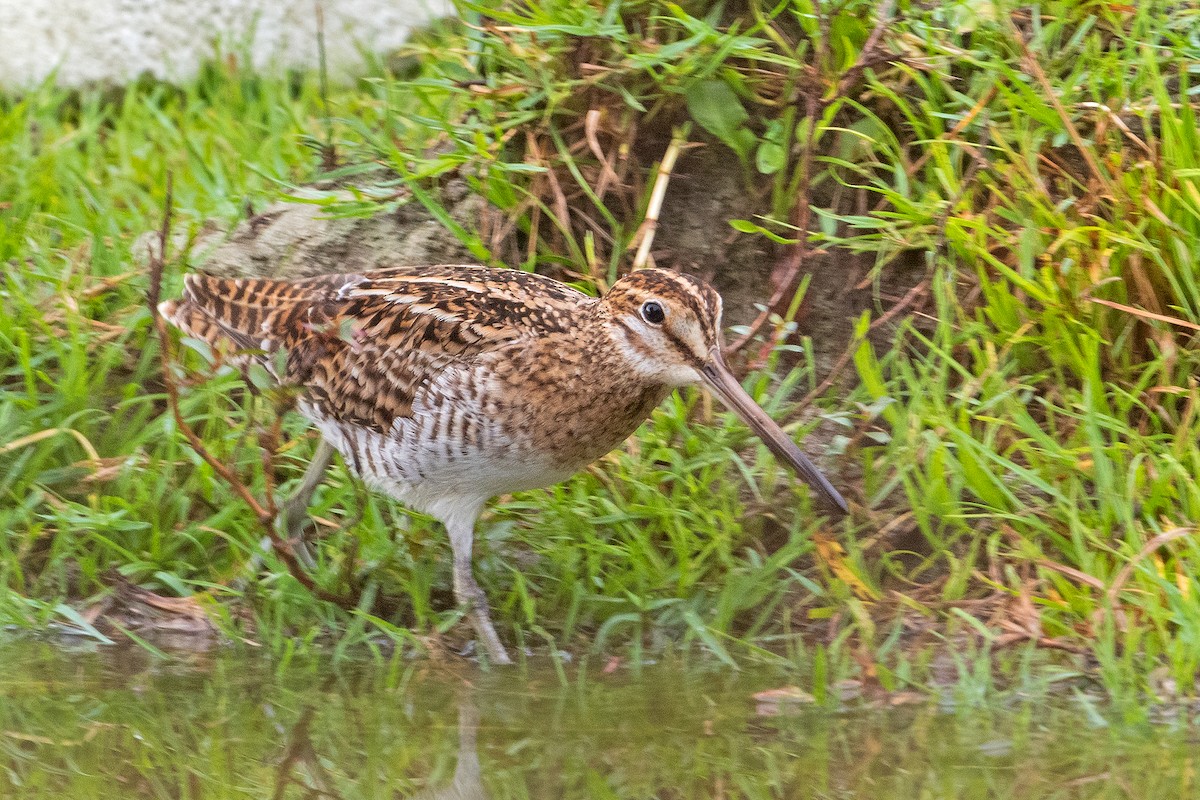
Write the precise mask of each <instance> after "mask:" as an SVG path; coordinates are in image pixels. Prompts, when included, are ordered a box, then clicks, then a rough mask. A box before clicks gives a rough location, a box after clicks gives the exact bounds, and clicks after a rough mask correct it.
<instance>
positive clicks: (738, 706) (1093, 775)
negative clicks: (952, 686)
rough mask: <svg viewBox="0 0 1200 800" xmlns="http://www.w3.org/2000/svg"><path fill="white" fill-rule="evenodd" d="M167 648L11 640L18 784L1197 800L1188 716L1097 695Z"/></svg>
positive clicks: (8, 730)
mask: <svg viewBox="0 0 1200 800" xmlns="http://www.w3.org/2000/svg"><path fill="white" fill-rule="evenodd" d="M189 659H190V660H178V659H176V660H169V661H164V660H162V659H156V658H151V657H148V656H146V655H145V654H141V653H138V651H119V650H117V649H114V648H104V649H102V650H100V651H98V652H96V653H65V652H64V651H63V650H61V649H56V648H49V647H41V646H33V645H30V644H28V643H23V644H19V645H8V646H0V664H2V665H3V668H2V669H0V797H5V798H7V797H19V798H47V799H49V798H54V799H55V800H61V799H62V798H70V799H71V800H74V799H75V798H103V800H117V799H118V798H119V799H120V800H124V798H136V799H138V800H140V798H181V800H182V799H184V798H186V799H188V800H191V799H193V798H217V800H224V799H225V798H279V799H280V800H282V799H283V798H328V799H329V800H358V798H414V797H419V798H456V799H460V798H472V799H473V800H482V799H483V798H487V800H508V799H509V798H554V799H555V800H559V799H560V798H609V799H611V798H620V799H621V800H624V799H625V798H635V799H637V798H662V799H663V800H668V799H672V800H673V799H674V798H701V799H703V800H717V799H718V798H721V799H722V800H724V799H725V798H749V800H761V799H763V798H813V799H814V800H816V799H817V798H872V799H874V798H885V799H886V798H947V800H948V799H949V798H977V797H978V798H1012V800H1017V799H1018V798H1020V800H1027V799H1028V798H1064V800H1065V799H1070V800H1074V799H1075V798H1079V800H1082V799H1083V798H1089V799H1091V798H1125V797H1138V798H1151V800H1154V799H1155V798H1177V797H1192V796H1197V795H1198V794H1200V787H1198V786H1197V785H1196V778H1195V777H1194V775H1195V771H1196V763H1195V753H1196V752H1197V747H1196V745H1197V741H1196V739H1195V732H1194V729H1193V728H1192V727H1191V726H1190V725H1188V724H1185V723H1180V724H1178V725H1176V726H1174V727H1168V726H1162V725H1158V726H1152V725H1149V724H1143V723H1138V724H1115V723H1113V724H1110V725H1108V726H1104V725H1101V724H1099V723H1100V721H1101V720H1100V719H1099V718H1097V717H1096V716H1095V715H1092V716H1088V715H1086V714H1084V713H1083V712H1082V711H1081V710H1080V709H1079V706H1078V705H1069V704H1062V705H1060V706H1055V705H1048V704H1045V703H1027V704H1018V705H1015V706H1011V707H1007V708H1000V709H991V710H976V711H962V710H958V711H948V710H947V708H946V707H940V708H939V707H937V706H933V705H929V704H925V705H920V706H914V707H905V708H900V709H889V710H886V711H882V710H871V709H866V708H862V707H854V706H851V707H849V708H844V709H842V710H839V711H836V712H835V711H831V710H828V709H819V708H815V707H813V706H811V705H807V706H799V707H796V708H795V709H794V713H788V714H783V715H779V716H761V715H759V714H757V713H756V710H755V706H756V703H755V702H754V700H753V694H754V693H755V692H757V691H759V690H761V689H765V688H769V687H771V686H778V685H779V684H780V682H781V681H782V680H783V679H784V678H785V677H786V676H781V675H779V674H772V673H767V672H763V673H753V674H746V673H740V674H731V673H730V672H728V671H726V670H723V669H722V670H710V671H707V672H705V671H697V670H683V669H673V668H669V667H658V668H654V669H650V670H648V671H647V672H646V674H645V675H644V676H642V677H641V678H635V677H633V676H629V675H624V676H622V675H608V676H605V675H589V676H580V675H571V676H570V683H569V684H568V685H565V686H564V685H560V683H559V682H558V679H557V677H556V676H555V674H554V673H553V672H552V671H546V672H541V671H537V670H533V671H530V672H526V673H520V672H516V671H506V672H503V673H499V672H497V673H492V674H481V673H479V672H477V671H475V670H472V669H469V668H463V669H461V670H458V669H445V668H440V667H436V666H435V665H431V664H429V663H421V664H417V665H403V664H400V665H391V666H379V665H373V664H365V665H361V666H360V667H358V668H356V669H340V670H338V671H337V672H336V673H333V672H330V671H329V670H328V668H327V665H323V664H321V663H304V664H299V663H291V664H289V665H287V666H286V667H282V668H278V669H277V668H275V667H273V666H272V665H270V664H268V663H267V661H266V660H265V659H263V658H261V657H253V656H250V657H247V656H238V655H232V654H229V653H226V652H217V653H205V654H197V655H194V656H191V657H189Z"/></svg>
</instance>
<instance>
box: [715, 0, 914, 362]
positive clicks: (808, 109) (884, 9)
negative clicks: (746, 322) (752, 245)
mask: <svg viewBox="0 0 1200 800" xmlns="http://www.w3.org/2000/svg"><path fill="white" fill-rule="evenodd" d="M817 5H818V6H819V4H817ZM892 8H893V0H884V3H883V4H882V5H881V6H880V7H879V10H878V17H877V19H876V21H875V27H874V28H873V29H872V30H871V33H870V35H869V36H867V40H866V42H865V43H864V44H863V48H862V50H860V51H859V53H858V58H857V59H855V62H854V64H852V65H851V66H850V68H849V69H848V70H846V71H845V72H844V73H842V76H841V78H840V79H839V80H838V82H837V83H836V84H833V86H832V87H831V89H830V90H829V91H828V92H826V94H825V95H823V96H820V97H818V96H817V94H816V93H815V92H809V93H807V94H806V95H805V98H804V102H805V109H804V118H805V123H804V124H805V127H806V129H807V130H808V138H807V139H806V140H805V142H804V150H803V152H802V153H801V154H800V180H799V182H798V184H797V188H796V207H795V209H794V210H793V214H792V226H793V228H794V229H795V230H796V243H795V244H794V245H793V246H792V249H791V251H790V252H789V253H788V255H787V258H786V260H785V261H784V263H783V264H781V265H780V266H779V267H778V268H777V269H776V270H775V276H776V277H775V280H774V284H775V288H774V291H773V292H772V294H771V298H770V300H768V301H767V304H766V306H765V307H764V308H763V310H762V311H761V312H760V313H759V315H758V316H757V317H755V319H754V321H753V322H751V323H750V326H749V327H748V328H747V329H746V332H745V333H743V334H742V335H741V336H739V337H738V338H737V339H736V340H734V342H733V343H732V344H730V345H729V348H728V352H730V353H736V352H737V351H738V350H741V349H742V348H743V347H745V346H746V344H747V343H749V342H750V341H751V340H752V339H753V338H754V337H755V336H757V335H758V333H759V331H761V330H762V328H763V326H764V325H766V323H767V320H769V319H770V318H771V315H772V314H774V313H775V310H776V309H777V308H778V306H779V304H780V303H781V302H783V299H784V297H785V296H786V295H787V293H788V292H789V291H791V290H792V289H793V287H794V286H795V284H796V278H797V276H798V275H799V274H800V270H801V269H802V268H803V266H804V262H805V257H806V256H807V255H808V254H809V253H808V229H809V225H810V224H811V222H812V206H811V204H810V203H809V197H808V196H809V192H810V190H811V188H812V187H811V184H812V164H813V156H814V151H815V149H816V140H817V120H818V119H820V117H821V114H822V113H823V112H824V111H825V109H826V108H828V107H829V106H830V105H832V104H833V103H834V101H836V100H837V99H838V98H840V97H845V96H846V95H847V94H848V93H849V92H850V91H851V90H852V89H853V88H854V87H855V86H857V85H858V82H859V81H860V80H862V76H863V74H864V73H865V72H866V70H867V69H869V68H870V67H872V66H874V65H875V64H877V63H882V62H883V61H887V60H888V58H889V57H888V56H886V54H882V53H881V42H882V41H883V35H884V33H885V32H886V31H887V28H888V25H889V24H890V23H891V19H892ZM818 24H820V25H821V28H822V32H823V33H822V36H821V41H820V42H819V43H818V44H820V45H824V46H823V47H818V49H817V55H816V63H817V67H818V69H819V68H820V66H821V62H822V60H823V59H824V57H825V56H824V55H823V54H824V53H826V52H827V49H828V48H827V45H826V39H827V38H828V36H829V35H830V33H829V27H830V25H829V21H828V17H827V15H824V14H820V13H819V14H818Z"/></svg>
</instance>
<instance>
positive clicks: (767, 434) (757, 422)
mask: <svg viewBox="0 0 1200 800" xmlns="http://www.w3.org/2000/svg"><path fill="white" fill-rule="evenodd" d="M700 374H701V375H702V376H703V377H704V382H705V384H706V385H707V386H708V388H709V389H711V390H712V391H713V393H714V394H715V395H716V396H717V397H718V398H720V400H721V402H722V403H724V404H725V405H726V406H727V407H729V408H730V409H731V410H732V411H734V412H736V413H737V415H738V416H739V417H741V418H742V420H743V421H744V422H745V423H746V424H747V425H749V426H750V428H751V430H753V431H754V432H755V433H756V434H758V437H759V438H760V439H762V440H763V443H764V444H766V446H767V447H768V448H769V449H770V451H771V452H772V453H774V454H775V457H776V458H778V459H780V460H781V461H783V462H784V463H785V464H787V465H789V466H790V467H791V468H792V469H794V470H795V471H796V474H797V475H799V476H800V477H801V478H803V479H804V482H805V483H807V484H808V485H809V486H811V487H812V488H813V490H814V491H816V493H817V494H818V495H819V499H820V500H822V501H823V503H824V504H825V505H828V506H829V507H830V508H831V509H833V510H836V511H838V512H840V513H841V514H847V513H849V508H847V506H846V501H845V500H844V499H843V498H842V496H841V495H840V494H839V493H838V490H837V489H835V488H833V484H831V483H830V482H829V480H828V479H827V478H826V477H825V476H824V475H822V474H821V471H820V470H818V469H817V468H816V466H815V465H814V464H813V463H812V462H811V461H809V460H808V457H807V456H805V455H804V453H802V452H800V448H799V447H797V446H796V443H795V442H793V441H792V440H791V439H790V438H789V437H788V435H787V434H786V433H784V432H783V430H782V429H781V428H780V427H779V426H778V425H776V424H775V420H773V419H771V418H770V417H769V416H767V412H765V411H763V410H762V409H761V408H759V407H758V404H757V403H755V402H754V399H753V398H752V397H750V395H748V394H746V390H745V389H743V388H742V385H741V384H740V383H738V381H737V378H735V377H733V373H732V372H730V371H729V367H728V366H726V365H725V359H724V357H723V356H722V355H721V351H720V348H715V347H714V348H713V349H712V351H711V352H710V353H709V357H708V363H706V364H705V365H704V366H703V367H702V368H701V370H700Z"/></svg>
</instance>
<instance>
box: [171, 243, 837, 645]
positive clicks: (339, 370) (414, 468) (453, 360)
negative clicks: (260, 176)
mask: <svg viewBox="0 0 1200 800" xmlns="http://www.w3.org/2000/svg"><path fill="white" fill-rule="evenodd" d="M162 311H163V314H164V316H166V317H167V318H168V319H170V320H171V321H172V322H173V323H174V324H175V325H177V326H178V327H180V328H181V329H183V330H184V331H186V332H187V333H188V334H190V335H191V336H194V337H197V338H200V339H203V340H205V341H208V342H210V343H212V344H214V345H221V344H224V345H225V346H226V347H227V348H230V349H232V350H235V351H238V352H239V353H240V356H239V357H241V358H257V359H259V360H260V361H261V363H263V364H264V365H266V366H267V367H268V369H271V370H276V369H278V368H279V367H280V365H282V372H283V374H280V375H276V376H275V377H276V378H277V379H278V380H280V381H281V382H283V383H286V384H291V385H295V386H298V387H300V388H301V389H302V392H301V398H300V401H299V408H300V411H301V412H302V413H303V414H304V415H305V416H307V417H308V418H309V419H311V420H312V421H313V422H314V423H315V424H316V425H317V427H318V428H319V429H320V430H321V432H322V434H323V435H324V436H325V438H326V440H327V441H328V442H329V443H330V444H331V445H332V446H333V447H334V448H336V449H337V450H338V451H339V452H341V453H342V454H343V456H344V457H345V458H346V459H347V461H348V462H349V463H351V464H352V466H353V467H354V469H355V470H356V471H357V472H358V473H359V474H361V475H362V476H363V477H364V478H365V479H366V480H367V481H368V482H369V483H370V484H372V485H373V486H375V487H376V488H379V489H381V490H383V491H385V492H387V493H389V494H391V495H392V496H394V497H396V498H398V499H400V500H401V501H403V502H406V503H408V504H409V505H411V506H413V507H415V508H417V509H419V510H421V511H424V512H426V513H429V514H432V515H433V516H435V517H437V518H439V519H441V520H442V521H443V522H444V523H445V524H446V526H447V529H448V531H449V533H450V539H451V545H452V547H453V550H454V553H455V571H454V576H455V590H456V592H457V594H458V597H459V599H460V602H464V603H465V604H467V605H469V606H470V607H471V610H472V619H473V621H474V622H475V623H476V628H477V629H478V630H479V633H480V635H481V637H482V638H483V640H484V643H485V645H486V646H487V648H488V650H489V653H490V655H491V656H492V658H493V659H495V660H500V661H506V660H507V654H506V653H505V652H504V649H503V647H502V646H501V645H500V643H499V639H498V638H497V637H496V635H495V632H494V630H493V629H492V625H491V621H490V619H489V617H488V615H487V606H486V602H485V600H484V598H483V594H482V592H481V591H480V590H479V587H478V585H477V584H476V583H475V581H474V578H473V577H472V575H471V570H470V546H471V536H472V532H473V528H474V523H475V520H476V518H477V517H478V515H479V512H480V511H481V509H482V507H483V505H484V503H485V502H486V501H487V500H488V499H489V498H491V497H493V496H495V495H498V494H506V493H509V492H513V491H518V490H522V489H531V488H536V487H540V486H546V485H549V484H552V483H556V482H558V481H561V480H563V479H565V478H566V477H568V476H569V475H571V474H572V473H574V472H576V471H577V470H579V469H580V468H582V467H583V466H585V465H587V464H588V463H590V462H591V461H594V460H595V459H597V458H599V457H600V456H602V455H604V454H605V453H607V452H609V451H610V450H612V449H613V448H614V447H616V446H617V445H619V444H620V443H621V442H622V441H623V440H624V439H625V438H626V437H628V436H629V435H630V434H631V433H632V432H633V431H634V430H635V429H636V428H637V426H638V425H639V424H641V422H642V421H643V420H644V419H645V418H646V417H647V416H648V415H649V414H650V412H651V411H652V410H653V409H654V407H655V406H656V405H658V404H659V403H660V402H661V401H662V399H663V398H664V397H665V396H666V395H667V394H668V393H669V392H670V391H671V390H672V389H674V388H676V387H678V386H683V385H687V384H692V383H701V382H702V383H705V384H706V385H708V386H709V387H710V388H711V389H713V390H714V391H715V392H716V393H717V394H718V396H719V397H721V399H722V400H723V401H725V402H726V403H727V404H729V405H730V406H731V407H732V408H734V410H736V411H738V413H739V414H741V415H742V416H743V417H744V418H745V419H746V420H747V421H748V422H749V423H750V424H751V425H752V426H753V427H754V428H755V430H756V431H757V432H758V433H759V435H760V436H762V437H763V438H764V441H765V442H766V443H767V444H768V445H769V446H770V447H771V449H772V450H773V451H774V452H775V453H776V454H777V455H779V456H780V457H781V458H783V459H784V460H785V461H787V462H788V463H789V464H791V465H792V466H793V467H795V468H796V469H797V470H798V471H799V472H800V474H801V476H802V477H804V478H805V479H806V480H807V481H809V483H811V484H812V485H813V486H814V487H815V488H816V489H817V491H818V493H819V495H820V497H821V498H822V499H823V500H824V501H825V503H826V505H828V506H830V507H832V508H834V509H836V510H840V511H844V509H845V504H844V501H842V499H841V497H840V496H839V495H838V494H837V492H836V490H834V489H833V487H832V486H830V485H829V483H828V482H827V481H826V480H825V479H824V477H823V476H821V475H820V473H819V472H817V470H816V469H815V468H814V467H813V466H812V465H811V464H810V463H808V461H807V459H805V458H804V456H803V455H802V454H800V453H799V451H798V450H797V449H796V447H795V445H794V444H793V443H792V442H791V441H790V439H787V437H786V436H785V435H784V434H783V432H782V431H780V430H779V429H778V427H777V426H775V425H774V423H773V422H771V421H770V420H769V418H767V417H766V415H765V414H764V413H763V412H762V411H761V410H760V409H758V407H757V406H755V405H754V403H753V401H752V400H750V398H749V397H748V396H747V395H746V394H745V392H743V391H742V389H741V387H740V386H738V384H737V382H736V381H735V380H734V379H733V378H732V376H731V375H730V374H729V372H728V369H727V368H726V367H725V366H724V362H723V360H722V358H721V354H720V341H721V339H720V324H721V299H720V297H719V296H718V295H717V293H716V292H714V291H713V290H712V289H711V288H710V287H709V286H707V285H705V284H704V283H702V282H700V281H697V280H695V279H693V278H690V277H688V276H685V275H680V274H677V273H673V272H667V271H664V270H642V271H639V272H635V273H633V274H631V275H629V276H627V277H625V278H623V279H621V280H620V281H618V282H617V283H616V284H615V285H614V286H613V288H612V290H611V291H610V292H609V293H608V294H606V295H605V296H604V297H603V298H592V297H589V296H587V295H585V294H583V293H581V292H578V291H576V290H574V289H572V288H570V287H568V286H566V285H564V284H562V283H559V282H557V281H554V280H551V279H549V278H545V277H542V276H539V275H534V274H531V273H526V272H519V271H516V270H498V269H490V268H486V267H477V266H436V267H400V268H395V269H386V270H378V271H373V272H370V273H365V274H360V275H332V276H325V277H320V278H312V279H308V280H302V281H296V282H282V281H273V280H253V279H249V280H248V279H224V278H216V277H211V276H207V275H189V276H188V277H187V279H186V288H185V290H184V295H183V298H182V299H181V300H179V301H173V302H168V303H164V304H163V306H162Z"/></svg>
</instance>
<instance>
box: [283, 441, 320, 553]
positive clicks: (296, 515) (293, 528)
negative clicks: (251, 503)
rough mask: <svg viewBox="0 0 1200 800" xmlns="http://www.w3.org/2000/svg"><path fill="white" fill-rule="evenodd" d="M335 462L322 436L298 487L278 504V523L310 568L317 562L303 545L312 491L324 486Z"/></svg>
mask: <svg viewBox="0 0 1200 800" xmlns="http://www.w3.org/2000/svg"><path fill="white" fill-rule="evenodd" d="M332 461H333V445H331V444H329V442H327V441H325V440H324V439H322V440H321V443H320V444H318V445H317V451H316V452H315V453H313V457H312V461H310V462H309V464H308V469H306V470H305V471H304V478H303V480H301V481H300V486H299V488H297V489H296V491H295V492H293V493H292V496H291V497H289V498H288V499H287V500H284V501H283V503H281V504H280V505H279V514H278V516H276V518H275V524H276V525H277V526H278V527H279V528H280V529H282V530H283V532H284V535H285V536H286V538H287V539H288V540H289V541H290V542H291V543H292V545H293V547H295V548H296V553H297V555H298V556H299V557H300V559H301V560H302V561H303V562H304V565H305V566H306V567H308V568H309V569H312V568H313V566H314V565H313V559H312V555H311V554H310V553H309V552H308V548H307V547H305V546H304V536H303V534H304V523H305V522H306V521H307V520H308V505H309V503H310V502H311V501H312V496H313V492H315V491H316V490H317V487H318V486H320V485H321V481H322V480H323V479H324V478H325V470H327V469H328V468H329V464H330V463H331V462H332Z"/></svg>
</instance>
